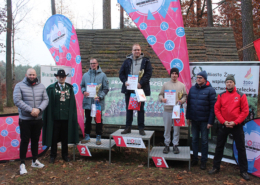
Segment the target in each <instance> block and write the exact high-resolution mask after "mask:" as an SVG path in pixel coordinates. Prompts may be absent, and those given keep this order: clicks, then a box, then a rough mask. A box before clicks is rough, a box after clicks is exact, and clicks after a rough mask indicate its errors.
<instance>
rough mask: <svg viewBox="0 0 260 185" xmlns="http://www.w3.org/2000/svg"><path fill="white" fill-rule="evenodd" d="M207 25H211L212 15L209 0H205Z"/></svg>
mask: <svg viewBox="0 0 260 185" xmlns="http://www.w3.org/2000/svg"><path fill="white" fill-rule="evenodd" d="M207 15H208V27H213V15H212V4H211V0H207Z"/></svg>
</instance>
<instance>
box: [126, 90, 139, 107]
mask: <svg viewBox="0 0 260 185" xmlns="http://www.w3.org/2000/svg"><path fill="white" fill-rule="evenodd" d="M140 107H141V102H138V101H137V97H136V95H135V94H134V93H131V95H130V98H129V104H128V110H137V111H140Z"/></svg>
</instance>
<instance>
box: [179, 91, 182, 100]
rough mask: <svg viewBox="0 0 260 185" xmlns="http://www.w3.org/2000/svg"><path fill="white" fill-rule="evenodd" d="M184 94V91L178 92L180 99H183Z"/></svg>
mask: <svg viewBox="0 0 260 185" xmlns="http://www.w3.org/2000/svg"><path fill="white" fill-rule="evenodd" d="M182 96H183V91H181V92H178V100H181V99H182Z"/></svg>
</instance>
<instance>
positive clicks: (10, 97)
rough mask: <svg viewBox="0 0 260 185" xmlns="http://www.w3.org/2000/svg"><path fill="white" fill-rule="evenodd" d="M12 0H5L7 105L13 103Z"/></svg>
mask: <svg viewBox="0 0 260 185" xmlns="http://www.w3.org/2000/svg"><path fill="white" fill-rule="evenodd" d="M12 21H13V18H12V0H7V32H6V98H7V104H6V105H7V107H12V106H13V105H14V103H13V80H12V48H11V45H12Z"/></svg>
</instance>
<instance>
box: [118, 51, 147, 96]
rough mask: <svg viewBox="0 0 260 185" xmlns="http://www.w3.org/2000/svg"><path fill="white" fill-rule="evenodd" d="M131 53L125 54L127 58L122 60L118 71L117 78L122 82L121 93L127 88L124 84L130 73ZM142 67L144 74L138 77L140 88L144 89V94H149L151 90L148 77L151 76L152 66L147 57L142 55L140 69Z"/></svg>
mask: <svg viewBox="0 0 260 185" xmlns="http://www.w3.org/2000/svg"><path fill="white" fill-rule="evenodd" d="M131 55H132V54H130V55H128V56H127V59H126V60H125V61H124V63H123V65H122V66H121V69H120V71H119V78H120V80H121V82H122V83H123V85H122V90H121V92H122V93H126V92H127V89H126V86H125V82H126V81H127V78H128V75H131V66H132V62H133V60H132V57H131ZM143 69H144V75H143V77H142V78H141V79H140V82H139V83H140V85H141V86H142V89H143V90H144V93H145V95H146V96H150V95H151V90H150V78H151V77H152V66H151V62H150V60H149V58H146V57H143V60H142V63H141V68H140V71H142V70H143Z"/></svg>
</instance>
